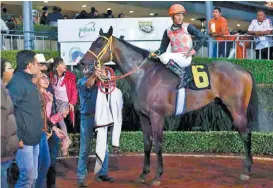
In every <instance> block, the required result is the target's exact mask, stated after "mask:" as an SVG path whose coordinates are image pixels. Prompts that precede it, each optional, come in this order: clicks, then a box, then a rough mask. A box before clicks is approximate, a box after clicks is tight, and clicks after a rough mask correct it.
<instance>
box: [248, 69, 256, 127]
mask: <svg viewBox="0 0 273 188" xmlns="http://www.w3.org/2000/svg"><path fill="white" fill-rule="evenodd" d="M249 74H250V76H251V78H252V91H251V96H250V100H249V103H248V107H247V120H248V124H250V123H254V124H255V125H256V126H257V127H258V115H259V109H258V95H257V85H256V81H255V78H254V76H253V74H252V73H251V72H249Z"/></svg>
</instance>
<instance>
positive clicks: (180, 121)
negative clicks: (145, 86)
mask: <svg viewBox="0 0 273 188" xmlns="http://www.w3.org/2000/svg"><path fill="white" fill-rule="evenodd" d="M16 53H17V51H2V52H1V55H2V57H5V58H7V59H9V60H10V61H11V62H12V64H13V65H14V67H15V66H16V63H15V61H16ZM37 53H39V52H38V51H37ZM42 53H44V54H45V56H46V59H49V58H51V57H58V56H59V52H42ZM214 60H215V59H210V58H194V62H196V63H197V62H198V63H204V62H208V63H209V62H212V61H214ZM229 61H232V62H235V63H237V64H240V65H242V66H244V67H246V68H248V69H253V70H251V71H252V72H253V73H254V76H255V78H256V77H257V78H258V79H257V82H258V83H259V82H260V83H265V84H268V85H265V86H262V87H258V97H259V106H260V116H259V119H260V125H259V127H257V126H256V127H253V129H254V130H261V131H270V130H272V126H271V127H270V125H271V122H272V121H273V100H272V96H273V85H272V83H273V80H272V78H273V76H272V75H273V72H272V71H273V63H272V62H270V61H264V60H263V61H261V60H234V59H231V60H229ZM74 70H76V69H74ZM259 71H261V73H260V72H259ZM74 73H75V74H76V75H77V78H80V77H81V73H80V71H74ZM268 74H272V75H268ZM270 83H271V85H270ZM117 86H118V88H120V89H121V90H122V92H123V99H124V112H125V113H124V117H123V120H124V121H123V130H126V131H139V130H140V122H139V119H138V116H137V115H136V112H135V110H134V108H133V102H132V99H131V96H130V87H129V85H128V83H127V82H126V81H125V80H124V79H122V80H119V81H118V82H117ZM75 110H76V111H77V105H76V107H75ZM212 110H213V112H214V113H213V116H211V114H206V115H202V117H201V118H195V119H192V118H191V117H190V116H189V115H185V116H183V117H182V118H181V116H177V117H167V118H165V125H164V128H165V130H168V131H192V130H196V131H197V130H198V131H229V130H234V128H233V127H232V124H231V121H230V119H229V117H228V116H227V115H226V114H225V112H224V111H223V110H222V109H220V108H219V106H215V105H214V106H210V107H209V108H207V109H206V111H208V112H211V111H212ZM68 124H69V122H68ZM79 124H80V118H79V115H78V113H77V114H76V125H79ZM69 131H72V130H69ZM73 131H75V130H73ZM76 132H79V126H77V130H76Z"/></svg>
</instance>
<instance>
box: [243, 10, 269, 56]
mask: <svg viewBox="0 0 273 188" xmlns="http://www.w3.org/2000/svg"><path fill="white" fill-rule="evenodd" d="M272 31H273V26H272V21H271V20H270V19H269V18H266V14H265V12H264V11H263V10H259V11H258V12H257V19H254V20H252V22H251V24H250V25H249V27H248V34H250V35H254V37H255V41H256V48H255V50H256V59H268V57H269V59H270V60H272V59H273V38H272V37H269V36H266V35H270V34H271V32H272Z"/></svg>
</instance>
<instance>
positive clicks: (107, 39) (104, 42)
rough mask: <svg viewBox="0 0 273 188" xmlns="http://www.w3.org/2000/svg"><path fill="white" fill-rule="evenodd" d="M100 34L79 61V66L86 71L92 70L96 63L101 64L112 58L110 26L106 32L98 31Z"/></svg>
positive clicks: (111, 32)
mask: <svg viewBox="0 0 273 188" xmlns="http://www.w3.org/2000/svg"><path fill="white" fill-rule="evenodd" d="M99 34H100V36H99V37H98V38H97V39H96V40H95V41H94V42H93V43H92V45H91V47H90V48H89V50H88V51H87V52H86V54H85V55H84V56H83V58H82V59H81V61H80V62H79V66H80V67H81V68H84V70H85V71H87V72H93V71H94V66H95V65H96V64H98V65H103V64H104V63H106V62H109V61H111V60H112V59H113V54H112V53H113V52H112V34H113V28H112V26H111V27H110V29H109V30H108V32H107V33H103V31H102V29H100V31H99Z"/></svg>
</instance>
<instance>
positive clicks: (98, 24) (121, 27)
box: [58, 17, 172, 65]
mask: <svg viewBox="0 0 273 188" xmlns="http://www.w3.org/2000/svg"><path fill="white" fill-rule="evenodd" d="M171 24H172V20H171V19H170V18H168V17H166V18H110V19H77V20H59V21H58V41H59V42H60V43H61V57H62V58H63V59H64V61H65V62H66V64H67V65H76V64H77V62H78V61H79V60H80V59H81V58H82V57H83V55H84V54H85V53H86V52H87V50H88V49H89V48H90V46H91V44H92V42H93V41H95V40H96V39H97V38H98V37H99V30H100V28H102V30H103V32H105V33H106V32H107V31H108V30H109V28H110V26H112V27H113V35H114V36H115V37H117V38H119V37H120V36H121V35H123V36H125V38H124V40H126V41H128V42H129V43H131V44H133V45H136V46H138V47H140V48H144V49H147V50H149V51H154V50H157V49H158V48H159V47H160V43H161V39H162V36H163V33H164V31H165V30H166V29H167V28H168V27H170V26H171Z"/></svg>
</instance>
